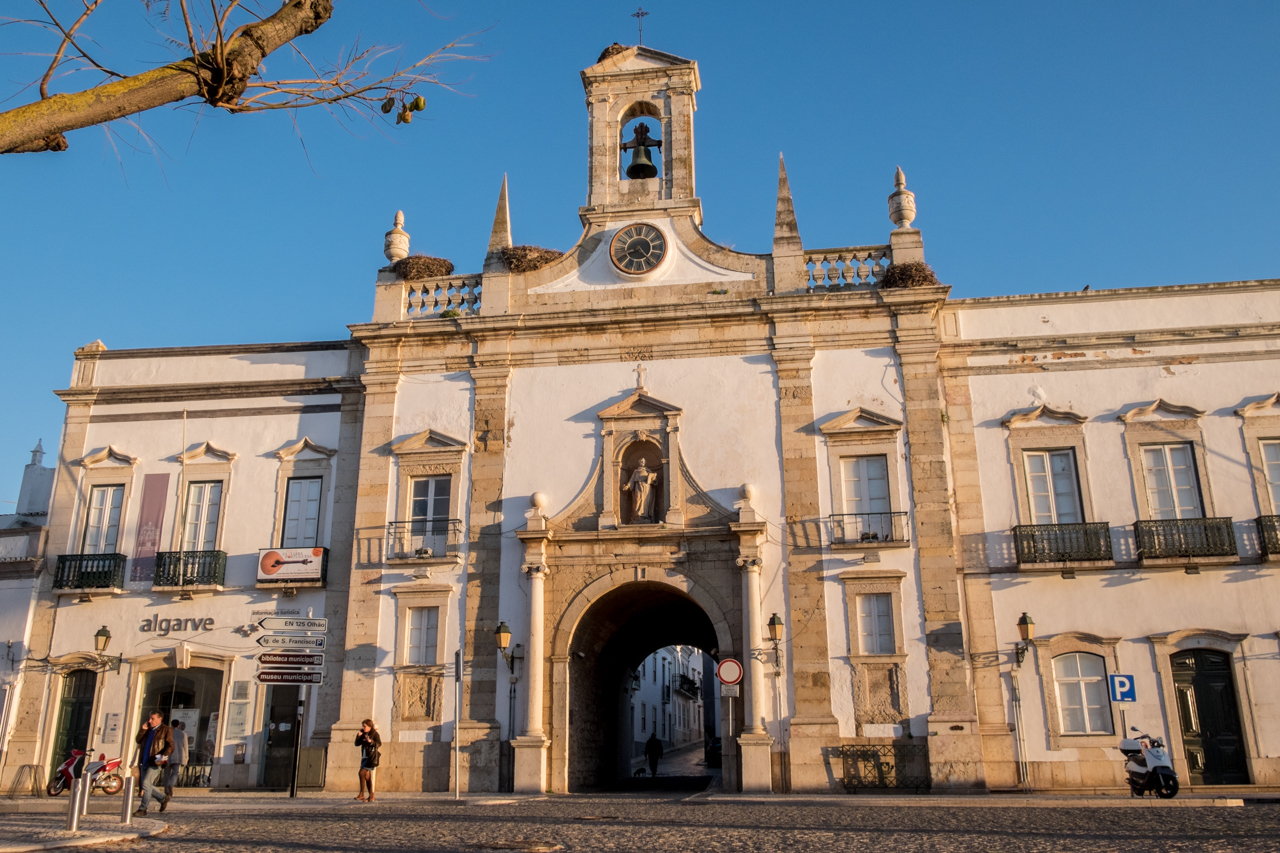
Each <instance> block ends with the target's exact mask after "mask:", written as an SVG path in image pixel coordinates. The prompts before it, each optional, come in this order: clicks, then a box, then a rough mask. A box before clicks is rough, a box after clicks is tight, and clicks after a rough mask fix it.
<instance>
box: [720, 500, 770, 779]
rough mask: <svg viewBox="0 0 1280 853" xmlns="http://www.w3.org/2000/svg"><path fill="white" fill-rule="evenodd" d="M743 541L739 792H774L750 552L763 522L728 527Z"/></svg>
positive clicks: (756, 574)
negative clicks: (749, 541)
mask: <svg viewBox="0 0 1280 853" xmlns="http://www.w3.org/2000/svg"><path fill="white" fill-rule="evenodd" d="M730 526H731V527H732V528H733V529H734V530H735V531H737V532H738V535H739V536H740V537H742V539H743V540H744V541H745V540H746V539H747V538H748V536H750V538H751V539H752V540H754V541H753V542H752V544H751V545H750V546H748V547H744V548H742V549H741V550H743V551H746V552H748V553H744V554H743V555H742V556H740V557H738V558H737V560H736V561H735V562H736V563H737V564H738V568H740V569H742V610H743V625H744V626H745V628H744V629H743V633H744V634H745V637H744V643H743V647H744V648H743V651H744V652H745V654H746V658H747V659H746V668H747V685H746V694H747V695H746V696H745V697H744V698H745V701H746V714H745V715H744V716H745V718H746V719H745V726H744V727H743V730H742V734H741V735H739V737H738V749H739V751H740V752H741V755H742V792H743V793H744V794H746V793H769V792H771V791H772V790H773V783H772V777H773V767H772V764H773V758H772V751H773V738H771V737H769V733H768V729H767V728H766V727H765V724H766V719H765V717H766V714H767V711H766V710H765V694H766V692H767V691H766V688H765V676H764V649H762V648H760V641H761V638H762V637H763V636H764V620H763V619H762V618H761V614H760V565H761V562H762V561H761V559H760V557H759V556H757V555H756V554H754V553H750V552H752V551H758V547H757V545H756V544H755V543H756V542H758V540H759V537H760V536H762V535H763V533H764V529H763V528H764V526H765V525H764V523H763V522H760V523H759V524H758V527H759V530H758V531H757V530H754V529H747V530H744V529H743V528H755V527H757V525H755V524H734V525H730Z"/></svg>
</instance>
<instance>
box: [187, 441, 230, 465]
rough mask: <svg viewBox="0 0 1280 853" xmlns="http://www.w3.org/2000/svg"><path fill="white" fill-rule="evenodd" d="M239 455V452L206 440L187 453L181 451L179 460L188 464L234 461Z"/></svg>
mask: <svg viewBox="0 0 1280 853" xmlns="http://www.w3.org/2000/svg"><path fill="white" fill-rule="evenodd" d="M239 455H240V454H238V453H232V452H231V451H230V450H223V449H222V448H220V447H215V446H214V445H213V444H212V443H210V442H208V441H206V442H204V443H202V444H198V445H196V446H195V447H193V448H191V449H190V450H188V451H187V452H186V453H179V454H178V461H179V462H183V463H185V464H188V465H189V464H191V463H192V462H234V461H235V460H236V459H237V458H238V457H239Z"/></svg>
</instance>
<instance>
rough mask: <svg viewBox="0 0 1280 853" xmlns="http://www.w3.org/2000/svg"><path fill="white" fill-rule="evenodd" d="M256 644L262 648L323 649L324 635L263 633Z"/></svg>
mask: <svg viewBox="0 0 1280 853" xmlns="http://www.w3.org/2000/svg"><path fill="white" fill-rule="evenodd" d="M258 645H260V646H262V647H263V648H264V649H323V648H324V637H295V636H292V635H290V634H263V635H262V636H261V637H259V638H258Z"/></svg>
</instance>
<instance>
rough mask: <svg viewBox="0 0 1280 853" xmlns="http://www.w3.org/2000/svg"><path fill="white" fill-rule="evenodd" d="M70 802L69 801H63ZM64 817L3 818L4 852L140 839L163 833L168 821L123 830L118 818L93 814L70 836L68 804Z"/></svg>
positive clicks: (1, 841)
mask: <svg viewBox="0 0 1280 853" xmlns="http://www.w3.org/2000/svg"><path fill="white" fill-rule="evenodd" d="M63 800H66V797H63ZM63 805H64V809H63V813H62V814H0V851H17V850H37V849H40V848H42V847H48V846H50V845H71V844H80V843H89V842H94V843H96V842H101V841H110V840H120V839H128V838H136V837H137V836H138V835H140V834H154V833H158V832H162V831H163V830H164V828H165V825H164V821H159V820H143V819H141V818H138V819H136V820H134V822H133V824H132V825H131V826H121V824H120V819H119V817H118V816H117V815H115V814H111V815H98V814H93V815H89V816H88V817H82V818H81V819H80V831H79V832H68V831H67V830H66V829H65V828H64V827H65V826H66V814H65V812H66V809H65V805H66V804H65V802H64V804H63Z"/></svg>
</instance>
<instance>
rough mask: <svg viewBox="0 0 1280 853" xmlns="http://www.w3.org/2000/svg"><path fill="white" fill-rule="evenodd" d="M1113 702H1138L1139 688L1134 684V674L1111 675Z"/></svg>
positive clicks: (1109, 677)
mask: <svg viewBox="0 0 1280 853" xmlns="http://www.w3.org/2000/svg"><path fill="white" fill-rule="evenodd" d="M1107 680H1108V682H1110V684H1111V701H1112V702H1137V701H1138V690H1137V688H1136V687H1134V685H1133V676H1132V675H1109V676H1107Z"/></svg>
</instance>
